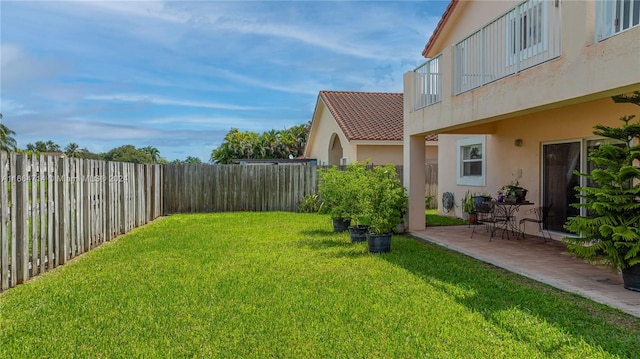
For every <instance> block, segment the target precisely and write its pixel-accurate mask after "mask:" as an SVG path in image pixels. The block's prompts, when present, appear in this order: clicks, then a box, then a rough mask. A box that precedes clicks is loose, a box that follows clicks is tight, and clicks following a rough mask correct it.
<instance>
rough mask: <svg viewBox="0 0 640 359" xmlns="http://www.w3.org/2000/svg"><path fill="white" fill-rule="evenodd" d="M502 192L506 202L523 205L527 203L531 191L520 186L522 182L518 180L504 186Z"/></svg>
mask: <svg viewBox="0 0 640 359" xmlns="http://www.w3.org/2000/svg"><path fill="white" fill-rule="evenodd" d="M500 190H501V191H502V193H503V194H504V196H505V197H504V198H503V200H504V201H505V202H515V203H523V202H526V201H527V199H526V198H527V192H529V190H527V189H525V188H523V187H522V186H520V182H519V181H518V180H517V179H516V180H513V181H511V182H510V183H509V184H506V185H504V186H502V188H501V189H500Z"/></svg>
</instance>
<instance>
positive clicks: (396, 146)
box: [304, 91, 438, 165]
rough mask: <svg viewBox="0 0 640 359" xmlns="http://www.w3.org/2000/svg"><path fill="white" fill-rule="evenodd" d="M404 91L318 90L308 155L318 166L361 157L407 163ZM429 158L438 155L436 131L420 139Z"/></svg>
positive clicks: (431, 161)
mask: <svg viewBox="0 0 640 359" xmlns="http://www.w3.org/2000/svg"><path fill="white" fill-rule="evenodd" d="M402 97H403V94H401V93H388V92H353V91H320V93H319V94H318V100H317V102H316V107H315V110H314V112H313V118H312V120H311V129H310V130H309V138H308V140H307V144H306V145H305V149H304V156H305V157H308V158H315V159H316V160H317V162H318V164H319V165H346V164H348V163H351V162H354V161H358V162H365V161H371V162H373V163H374V164H387V163H392V164H395V165H402V164H403V159H402V156H403V150H402V146H403V142H402V136H403V130H402V124H403V120H404V119H403V106H404V103H403V99H402ZM422 148H423V151H424V153H425V163H426V164H435V163H436V161H437V159H438V136H437V135H429V136H426V138H425V137H423V138H422Z"/></svg>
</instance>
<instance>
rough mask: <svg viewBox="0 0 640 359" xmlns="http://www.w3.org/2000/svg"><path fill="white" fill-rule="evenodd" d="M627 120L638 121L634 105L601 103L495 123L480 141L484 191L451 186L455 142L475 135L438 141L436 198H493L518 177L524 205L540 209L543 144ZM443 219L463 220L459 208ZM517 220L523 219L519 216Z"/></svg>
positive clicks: (581, 136)
mask: <svg viewBox="0 0 640 359" xmlns="http://www.w3.org/2000/svg"><path fill="white" fill-rule="evenodd" d="M628 114H636V115H638V116H640V111H638V107H637V106H634V105H629V104H615V103H613V101H612V100H610V99H602V100H597V101H592V102H588V103H584V104H579V105H572V106H567V107H564V108H559V109H554V110H549V111H545V112H540V113H536V114H531V115H526V116H522V117H519V118H518V120H517V121H501V122H497V123H495V126H494V130H495V131H494V132H493V133H492V134H488V135H485V136H486V159H487V160H486V171H487V177H486V185H485V186H482V187H481V186H458V185H456V166H457V161H456V141H457V140H458V139H461V138H465V137H472V136H476V134H469V135H444V136H440V140H439V142H440V148H439V149H440V158H439V174H438V175H439V178H438V192H439V193H438V196H439V198H441V197H442V193H444V192H453V193H454V195H455V198H456V202H458V203H459V201H460V199H461V198H463V197H464V194H465V192H466V191H467V190H471V192H485V193H489V194H491V195H492V196H494V197H495V196H496V192H497V190H498V188H500V187H502V186H503V185H505V184H507V183H509V182H510V181H511V180H512V179H513V178H514V176H515V175H518V174H521V176H522V177H521V178H520V180H519V181H520V184H521V185H522V186H523V187H525V188H527V189H528V190H529V193H528V194H527V199H528V200H529V201H532V202H535V203H538V204H540V203H541V202H542V193H541V167H542V158H541V150H542V144H543V143H551V142H560V141H567V140H580V139H585V138H594V136H593V125H594V124H604V125H609V126H619V125H620V124H621V122H620V121H619V120H618V119H619V118H620V117H621V116H623V115H628ZM559 124H561V125H559ZM480 135H482V134H480ZM516 139H521V140H522V146H521V147H517V146H515V144H514V141H515V140H516ZM440 211H442V208H440ZM447 215H454V216H457V217H462V211H461V208H460V207H456V208H455V210H454V211H453V212H449V213H447ZM518 215H519V216H522V214H521V213H519V214H518ZM531 229H532V230H533V229H534V228H533V227H532V228H531Z"/></svg>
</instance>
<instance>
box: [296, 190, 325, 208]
mask: <svg viewBox="0 0 640 359" xmlns="http://www.w3.org/2000/svg"><path fill="white" fill-rule="evenodd" d="M323 207H324V203H323V202H322V200H321V199H320V196H318V195H317V194H315V193H307V195H306V196H304V198H303V199H302V201H300V204H299V205H298V212H300V213H319V212H320V211H321V209H322V208H323Z"/></svg>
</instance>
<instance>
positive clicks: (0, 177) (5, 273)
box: [0, 151, 11, 291]
mask: <svg viewBox="0 0 640 359" xmlns="http://www.w3.org/2000/svg"><path fill="white" fill-rule="evenodd" d="M9 173H10V172H9V158H8V156H7V153H6V152H1V151H0V291H4V290H7V289H8V288H9V240H10V238H9V182H11V178H10V177H9Z"/></svg>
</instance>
